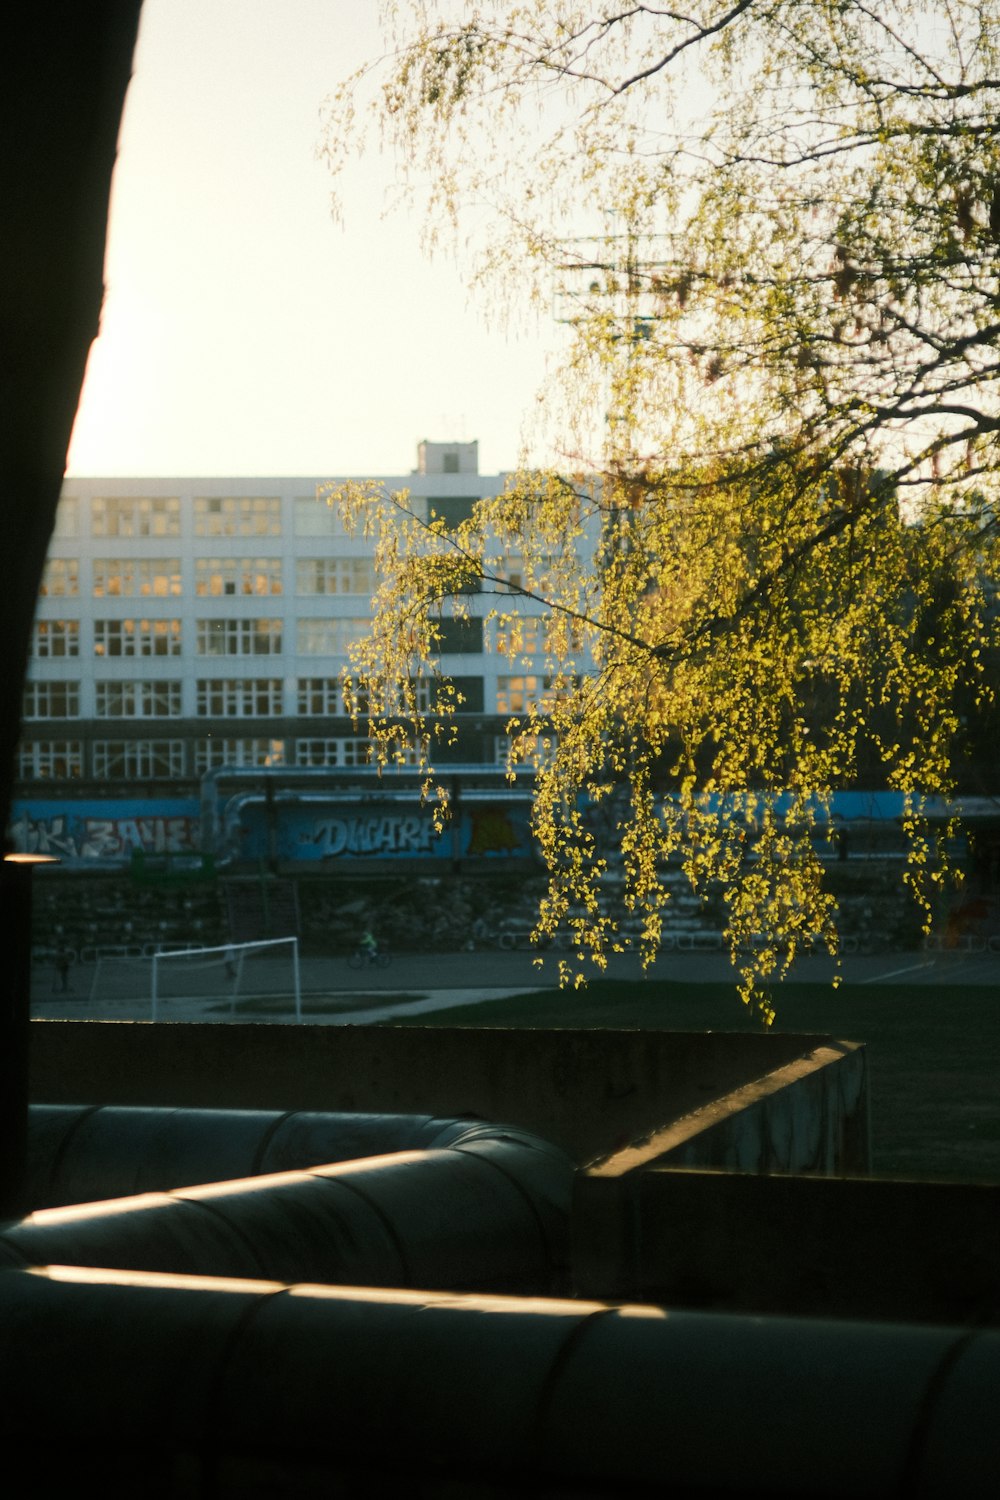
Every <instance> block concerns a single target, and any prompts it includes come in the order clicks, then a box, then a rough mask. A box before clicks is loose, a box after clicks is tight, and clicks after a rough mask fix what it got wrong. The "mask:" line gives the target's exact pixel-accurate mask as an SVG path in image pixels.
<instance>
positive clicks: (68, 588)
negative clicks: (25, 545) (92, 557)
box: [38, 557, 80, 599]
mask: <svg viewBox="0 0 1000 1500" xmlns="http://www.w3.org/2000/svg"><path fill="white" fill-rule="evenodd" d="M38 592H39V593H40V594H41V596H42V598H43V599H72V598H73V597H74V596H75V595H77V594H78V593H79V592H80V564H79V563H78V562H77V560H76V558H75V557H50V558H49V559H48V561H47V562H46V564H45V568H44V570H43V572H42V583H41V587H40V589H39V591H38Z"/></svg>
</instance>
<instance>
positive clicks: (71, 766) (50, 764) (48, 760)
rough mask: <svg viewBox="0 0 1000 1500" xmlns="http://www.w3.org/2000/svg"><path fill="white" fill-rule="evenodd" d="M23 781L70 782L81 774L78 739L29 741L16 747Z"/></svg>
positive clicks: (81, 765)
mask: <svg viewBox="0 0 1000 1500" xmlns="http://www.w3.org/2000/svg"><path fill="white" fill-rule="evenodd" d="M17 774H18V776H19V777H20V778H21V780H22V781H36V780H37V781H70V780H72V779H74V778H76V777H79V776H82V775H83V742H82V741H81V740H29V741H28V742H27V743H26V744H22V745H20V746H19V747H18V752H17Z"/></svg>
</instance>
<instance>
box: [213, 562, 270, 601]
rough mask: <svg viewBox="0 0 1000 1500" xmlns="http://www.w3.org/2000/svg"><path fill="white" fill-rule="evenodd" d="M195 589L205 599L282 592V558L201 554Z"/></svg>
mask: <svg viewBox="0 0 1000 1500" xmlns="http://www.w3.org/2000/svg"><path fill="white" fill-rule="evenodd" d="M194 570H195V571H194V591H195V593H196V594H197V595H198V597H199V598H202V599H223V598H227V597H230V596H233V597H235V596H237V595H247V594H280V593H281V558H280V557H199V558H198V559H197V560H196V562H195V565H194Z"/></svg>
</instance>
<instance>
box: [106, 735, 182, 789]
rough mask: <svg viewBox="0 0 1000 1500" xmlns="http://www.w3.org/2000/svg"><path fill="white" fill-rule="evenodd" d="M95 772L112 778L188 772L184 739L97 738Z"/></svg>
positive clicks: (128, 778) (171, 777)
mask: <svg viewBox="0 0 1000 1500" xmlns="http://www.w3.org/2000/svg"><path fill="white" fill-rule="evenodd" d="M93 753H94V775H95V776H96V777H98V778H102V779H106V780H108V781H124V780H131V779H132V778H134V777H140V776H141V777H157V778H164V779H167V780H171V779H176V778H177V777H179V776H183V775H184V741H183V740H95V741H94V752H93Z"/></svg>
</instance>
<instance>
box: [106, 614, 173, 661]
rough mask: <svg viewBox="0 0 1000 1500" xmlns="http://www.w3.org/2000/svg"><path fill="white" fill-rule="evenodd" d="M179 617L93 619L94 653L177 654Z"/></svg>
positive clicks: (127, 654) (128, 654)
mask: <svg viewBox="0 0 1000 1500" xmlns="http://www.w3.org/2000/svg"><path fill="white" fill-rule="evenodd" d="M180 654H181V622H180V620H95V621H94V655H95V656H180Z"/></svg>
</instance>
